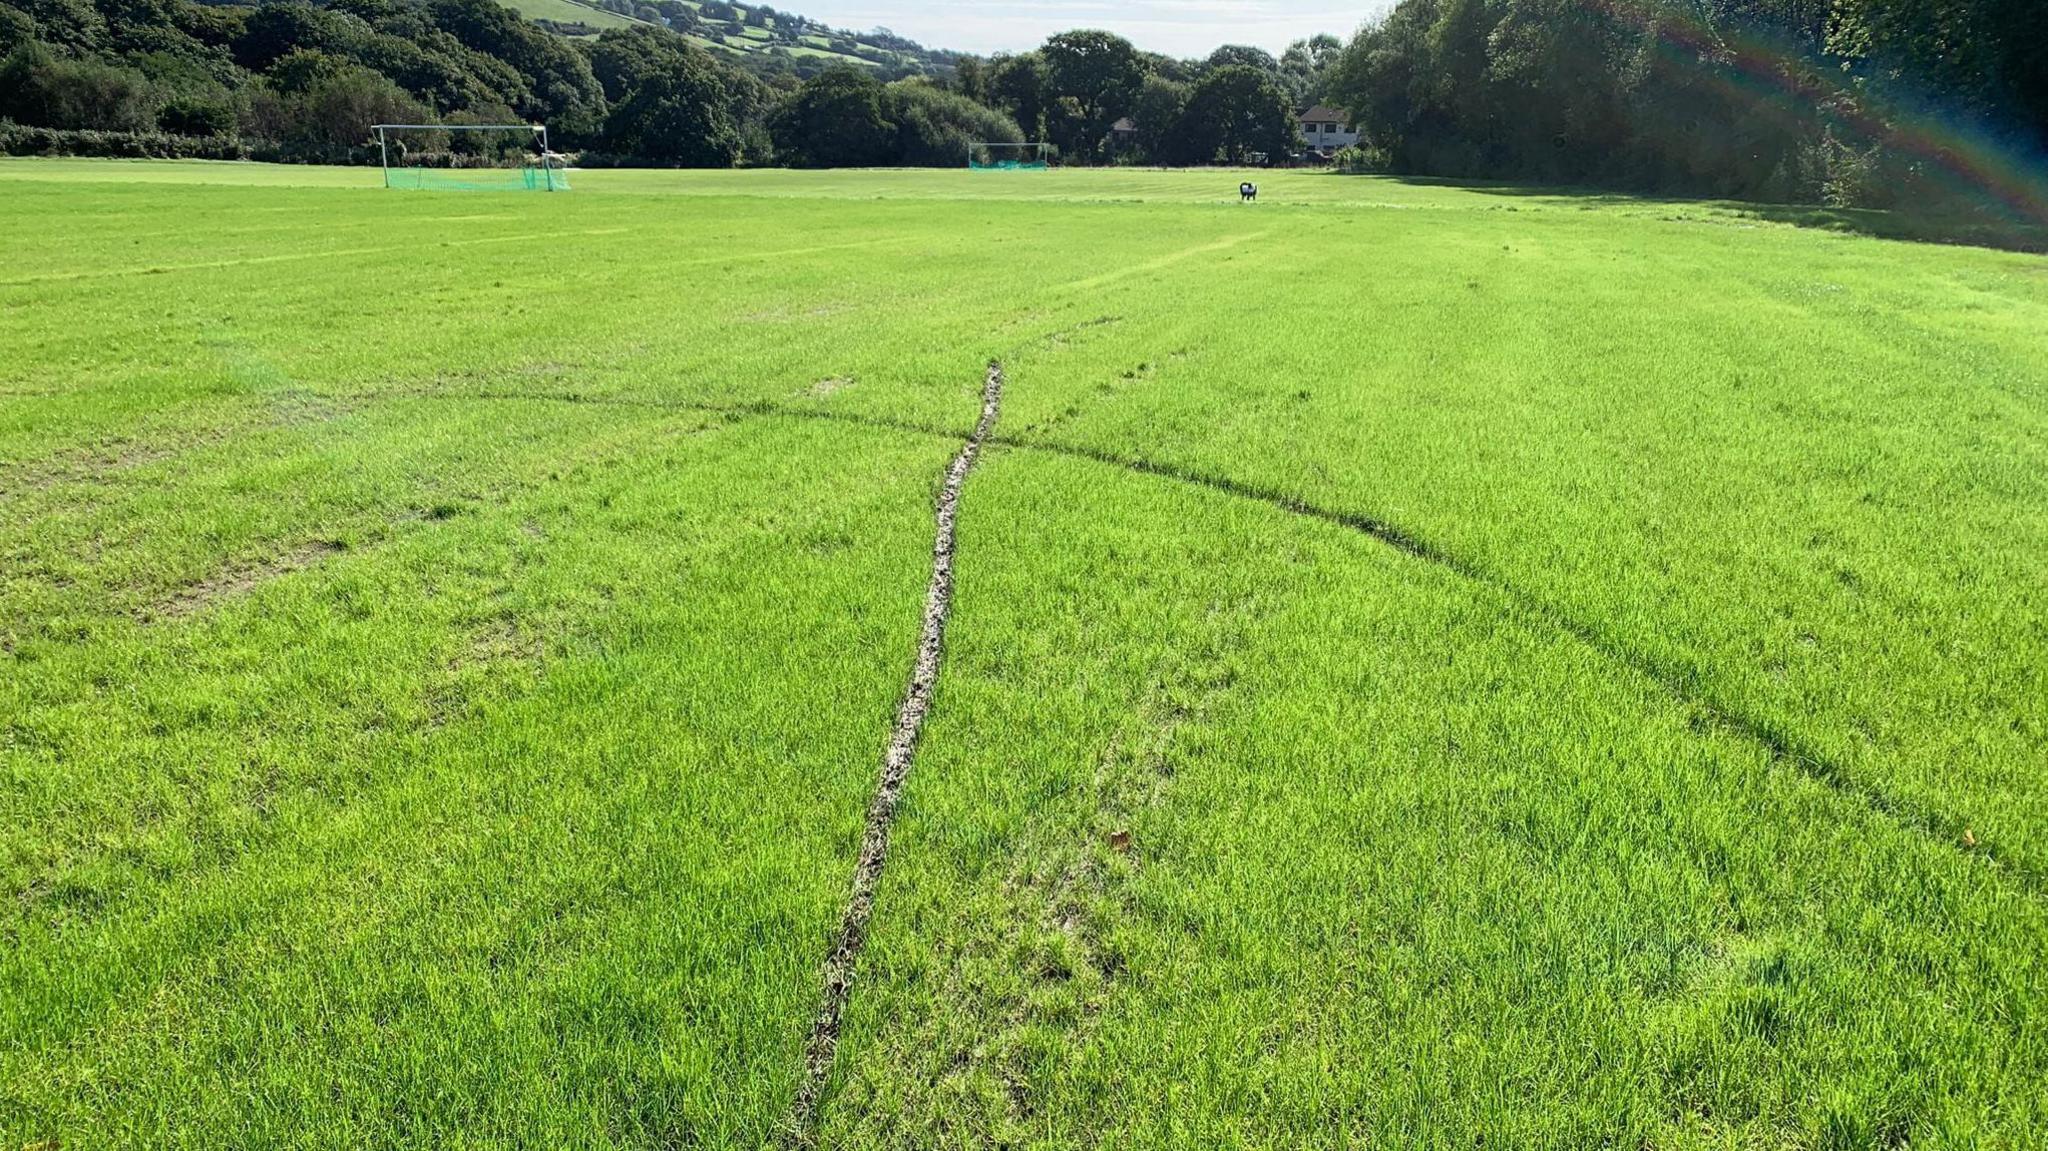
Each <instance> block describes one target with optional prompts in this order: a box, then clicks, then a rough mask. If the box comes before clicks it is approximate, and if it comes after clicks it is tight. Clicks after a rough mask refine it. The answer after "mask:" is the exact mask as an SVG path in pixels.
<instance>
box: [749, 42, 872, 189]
mask: <svg viewBox="0 0 2048 1151" xmlns="http://www.w3.org/2000/svg"><path fill="white" fill-rule="evenodd" d="M883 95H884V93H883V90H882V85H881V82H880V81H878V80H876V79H875V78H874V77H873V76H870V75H868V74H867V73H866V72H864V71H862V70H860V69H858V68H855V67H854V66H852V65H850V64H837V65H834V66H833V67H830V68H827V69H826V70H825V71H823V72H820V73H818V74H817V75H816V76H813V77H811V78H810V79H809V80H806V81H805V82H804V85H803V87H801V88H798V89H797V91H796V95H794V96H792V97H790V99H789V100H788V101H787V102H786V103H784V104H783V105H782V107H781V108H779V109H777V110H776V112H775V114H774V116H773V117H771V119H770V120H769V131H770V133H771V134H772V135H773V137H774V139H775V147H776V149H777V150H778V151H779V152H781V153H782V154H783V155H784V156H786V157H788V159H789V160H790V162H791V163H793V164H796V165H797V166H799V167H805V168H860V167H872V166H875V165H880V164H887V163H889V162H890V161H891V160H892V159H894V158H895V153H896V126H895V125H894V124H892V123H891V122H890V121H889V118H888V116H887V115H886V114H885V113H884V111H883Z"/></svg>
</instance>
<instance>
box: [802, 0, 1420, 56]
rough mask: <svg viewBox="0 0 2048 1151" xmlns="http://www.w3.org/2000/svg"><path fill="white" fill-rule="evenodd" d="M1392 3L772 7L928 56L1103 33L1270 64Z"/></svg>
mask: <svg viewBox="0 0 2048 1151" xmlns="http://www.w3.org/2000/svg"><path fill="white" fill-rule="evenodd" d="M1391 3H1392V0H1352V2H1351V3H1348V4H1347V3H1344V2H1343V0H1000V2H997V3H973V2H954V3H946V2H944V0H776V3H775V6H776V7H777V8H779V9H787V10H788V11H791V12H795V13H798V14H800V15H804V16H809V17H811V18H812V19H814V20H823V21H824V22H826V23H827V24H831V25H834V26H835V27H840V28H853V29H858V30H863V31H864V30H866V29H869V28H874V27H876V26H882V27H886V28H889V29H890V30H892V31H894V32H896V33H897V34H898V35H902V36H908V37H910V38H911V39H913V40H916V41H918V42H919V43H921V44H924V45H925V46H927V47H930V48H952V49H955V50H958V51H962V52H980V53H989V52H1002V51H1011V52H1015V51H1022V50H1024V49H1027V48H1033V47H1036V46H1037V45H1038V44H1039V43H1041V42H1042V41H1044V39H1045V38H1046V37H1047V36H1049V35H1051V34H1052V33H1054V32H1063V31H1065V30H1067V29H1069V28H1107V29H1109V30H1110V31H1112V32H1116V33H1118V34H1120V35H1122V36H1125V37H1128V38H1129V39H1130V40H1131V42H1132V43H1134V44H1136V45H1137V46H1138V47H1140V48H1145V49H1149V50H1150V51H1153V52H1164V53H1167V54H1168V55H1172V56H1206V55H1208V54H1209V50H1210V49H1211V48H1214V47H1216V46H1217V45H1218V44H1256V45H1258V46H1259V47H1261V48H1265V49H1267V50H1268V51H1271V52H1273V53H1275V54H1278V53H1279V51H1280V50H1281V49H1282V48H1285V47H1286V46H1287V45H1288V43H1289V42H1290V41H1293V40H1299V39H1300V38H1302V37H1303V36H1310V35H1314V34H1315V33H1317V32H1331V33H1334V34H1336V35H1337V36H1339V37H1341V38H1343V39H1347V40H1348V39H1350V38H1351V32H1352V29H1354V28H1356V27H1357V26H1358V24H1359V22H1360V21H1362V20H1364V19H1365V18H1366V17H1367V16H1370V15H1372V14H1374V13H1375V12H1378V11H1381V10H1383V9H1385V8H1388V7H1390V6H1391Z"/></svg>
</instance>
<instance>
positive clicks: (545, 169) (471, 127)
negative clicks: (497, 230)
mask: <svg viewBox="0 0 2048 1151" xmlns="http://www.w3.org/2000/svg"><path fill="white" fill-rule="evenodd" d="M370 127H371V128H372V129H374V130H375V131H376V133H377V159H378V162H379V163H380V164H382V165H383V168H384V186H385V187H387V188H389V187H390V186H391V142H390V140H389V139H387V138H386V136H385V132H386V131H392V132H400V131H414V132H531V133H533V135H534V141H535V143H537V144H538V145H539V149H538V151H539V155H540V170H541V175H542V178H543V180H544V181H545V190H546V191H549V192H555V191H565V190H567V189H568V187H569V182H568V180H566V179H561V180H558V179H556V177H555V171H556V167H557V164H556V162H557V161H558V160H560V159H561V156H560V155H558V154H557V153H556V152H555V151H554V150H553V149H551V148H549V147H548V126H547V125H546V124H372V125H370Z"/></svg>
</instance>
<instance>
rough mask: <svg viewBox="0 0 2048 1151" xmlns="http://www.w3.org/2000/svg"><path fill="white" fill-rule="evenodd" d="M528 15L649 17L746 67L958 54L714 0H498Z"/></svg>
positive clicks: (592, 23) (914, 60) (572, 30)
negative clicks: (707, 0) (701, 0)
mask: <svg viewBox="0 0 2048 1151" xmlns="http://www.w3.org/2000/svg"><path fill="white" fill-rule="evenodd" d="M500 2H501V3H503V4H504V5H505V6H506V7H508V8H511V9H513V10H514V11H516V12H518V13H519V14H520V15H522V16H525V17H526V18H527V19H529V20H533V21H536V22H537V23H539V24H541V25H542V26H544V27H546V28H548V29H550V30H552V31H555V32H558V33H561V34H563V35H566V36H578V37H580V36H594V35H597V34H598V33H600V32H603V31H604V30H605V29H607V28H625V27H631V26H633V25H635V24H652V25H656V26H659V27H665V28H670V29H673V30H674V31H677V32H680V33H682V34H683V35H685V36H687V37H688V38H689V39H690V41H691V42H692V43H694V44H696V45H697V46H698V47H700V48H703V49H705V50H706V51H709V52H712V53H715V54H719V55H722V56H725V57H727V58H729V59H730V60H732V61H734V62H737V63H740V64H742V65H743V66H745V67H747V68H748V69H749V70H750V71H757V72H777V71H785V70H786V71H791V72H794V73H796V74H798V75H808V74H811V73H813V72H816V71H819V70H821V69H823V68H825V67H827V66H829V65H832V64H852V65H857V66H860V67H865V68H873V69H876V70H878V71H879V72H881V73H883V74H885V75H888V76H891V77H894V76H907V75H919V74H931V73H935V72H939V71H943V70H945V69H947V68H950V67H951V66H952V64H953V63H954V61H955V60H957V59H958V54H957V53H952V52H944V51H937V50H934V49H930V48H926V47H925V46H924V45H922V44H919V43H917V42H916V41H914V40H908V39H905V38H903V37H901V36H897V35H895V34H893V33H891V32H888V31H886V30H881V29H878V30H875V31H871V32H855V31H851V30H848V29H844V28H834V27H831V26H830V25H827V24H823V23H820V22H818V21H815V20H812V19H810V18H808V17H805V16H799V15H797V14H796V13H793V12H782V11H778V10H776V9H774V8H771V7H769V6H767V5H765V4H763V5H744V4H730V3H720V2H718V0H709V2H701V3H700V2H698V0H500Z"/></svg>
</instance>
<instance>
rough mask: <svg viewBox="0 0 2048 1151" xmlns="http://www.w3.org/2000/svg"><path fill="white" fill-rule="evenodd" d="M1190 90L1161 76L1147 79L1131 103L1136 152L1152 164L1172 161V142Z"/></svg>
mask: <svg viewBox="0 0 2048 1151" xmlns="http://www.w3.org/2000/svg"><path fill="white" fill-rule="evenodd" d="M1191 91H1193V88H1192V87H1191V86H1190V85H1187V84H1181V83H1177V82H1175V81H1172V80H1168V79H1166V78H1165V77H1163V76H1147V77H1145V82H1144V83H1143V84H1142V85H1140V86H1139V87H1138V97H1137V99H1136V100H1134V101H1132V103H1131V120H1132V121H1133V122H1134V123H1136V124H1137V126H1138V135H1137V145H1138V152H1139V154H1140V155H1142V156H1144V157H1145V158H1146V159H1148V160H1151V161H1154V162H1155V163H1171V162H1173V161H1174V159H1175V158H1176V157H1175V154H1174V150H1173V141H1174V139H1175V138H1176V137H1177V135H1178V134H1179V132H1180V118H1181V115H1182V113H1183V112H1185V111H1186V110H1187V106H1188V94H1189V93H1190V92H1191Z"/></svg>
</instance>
